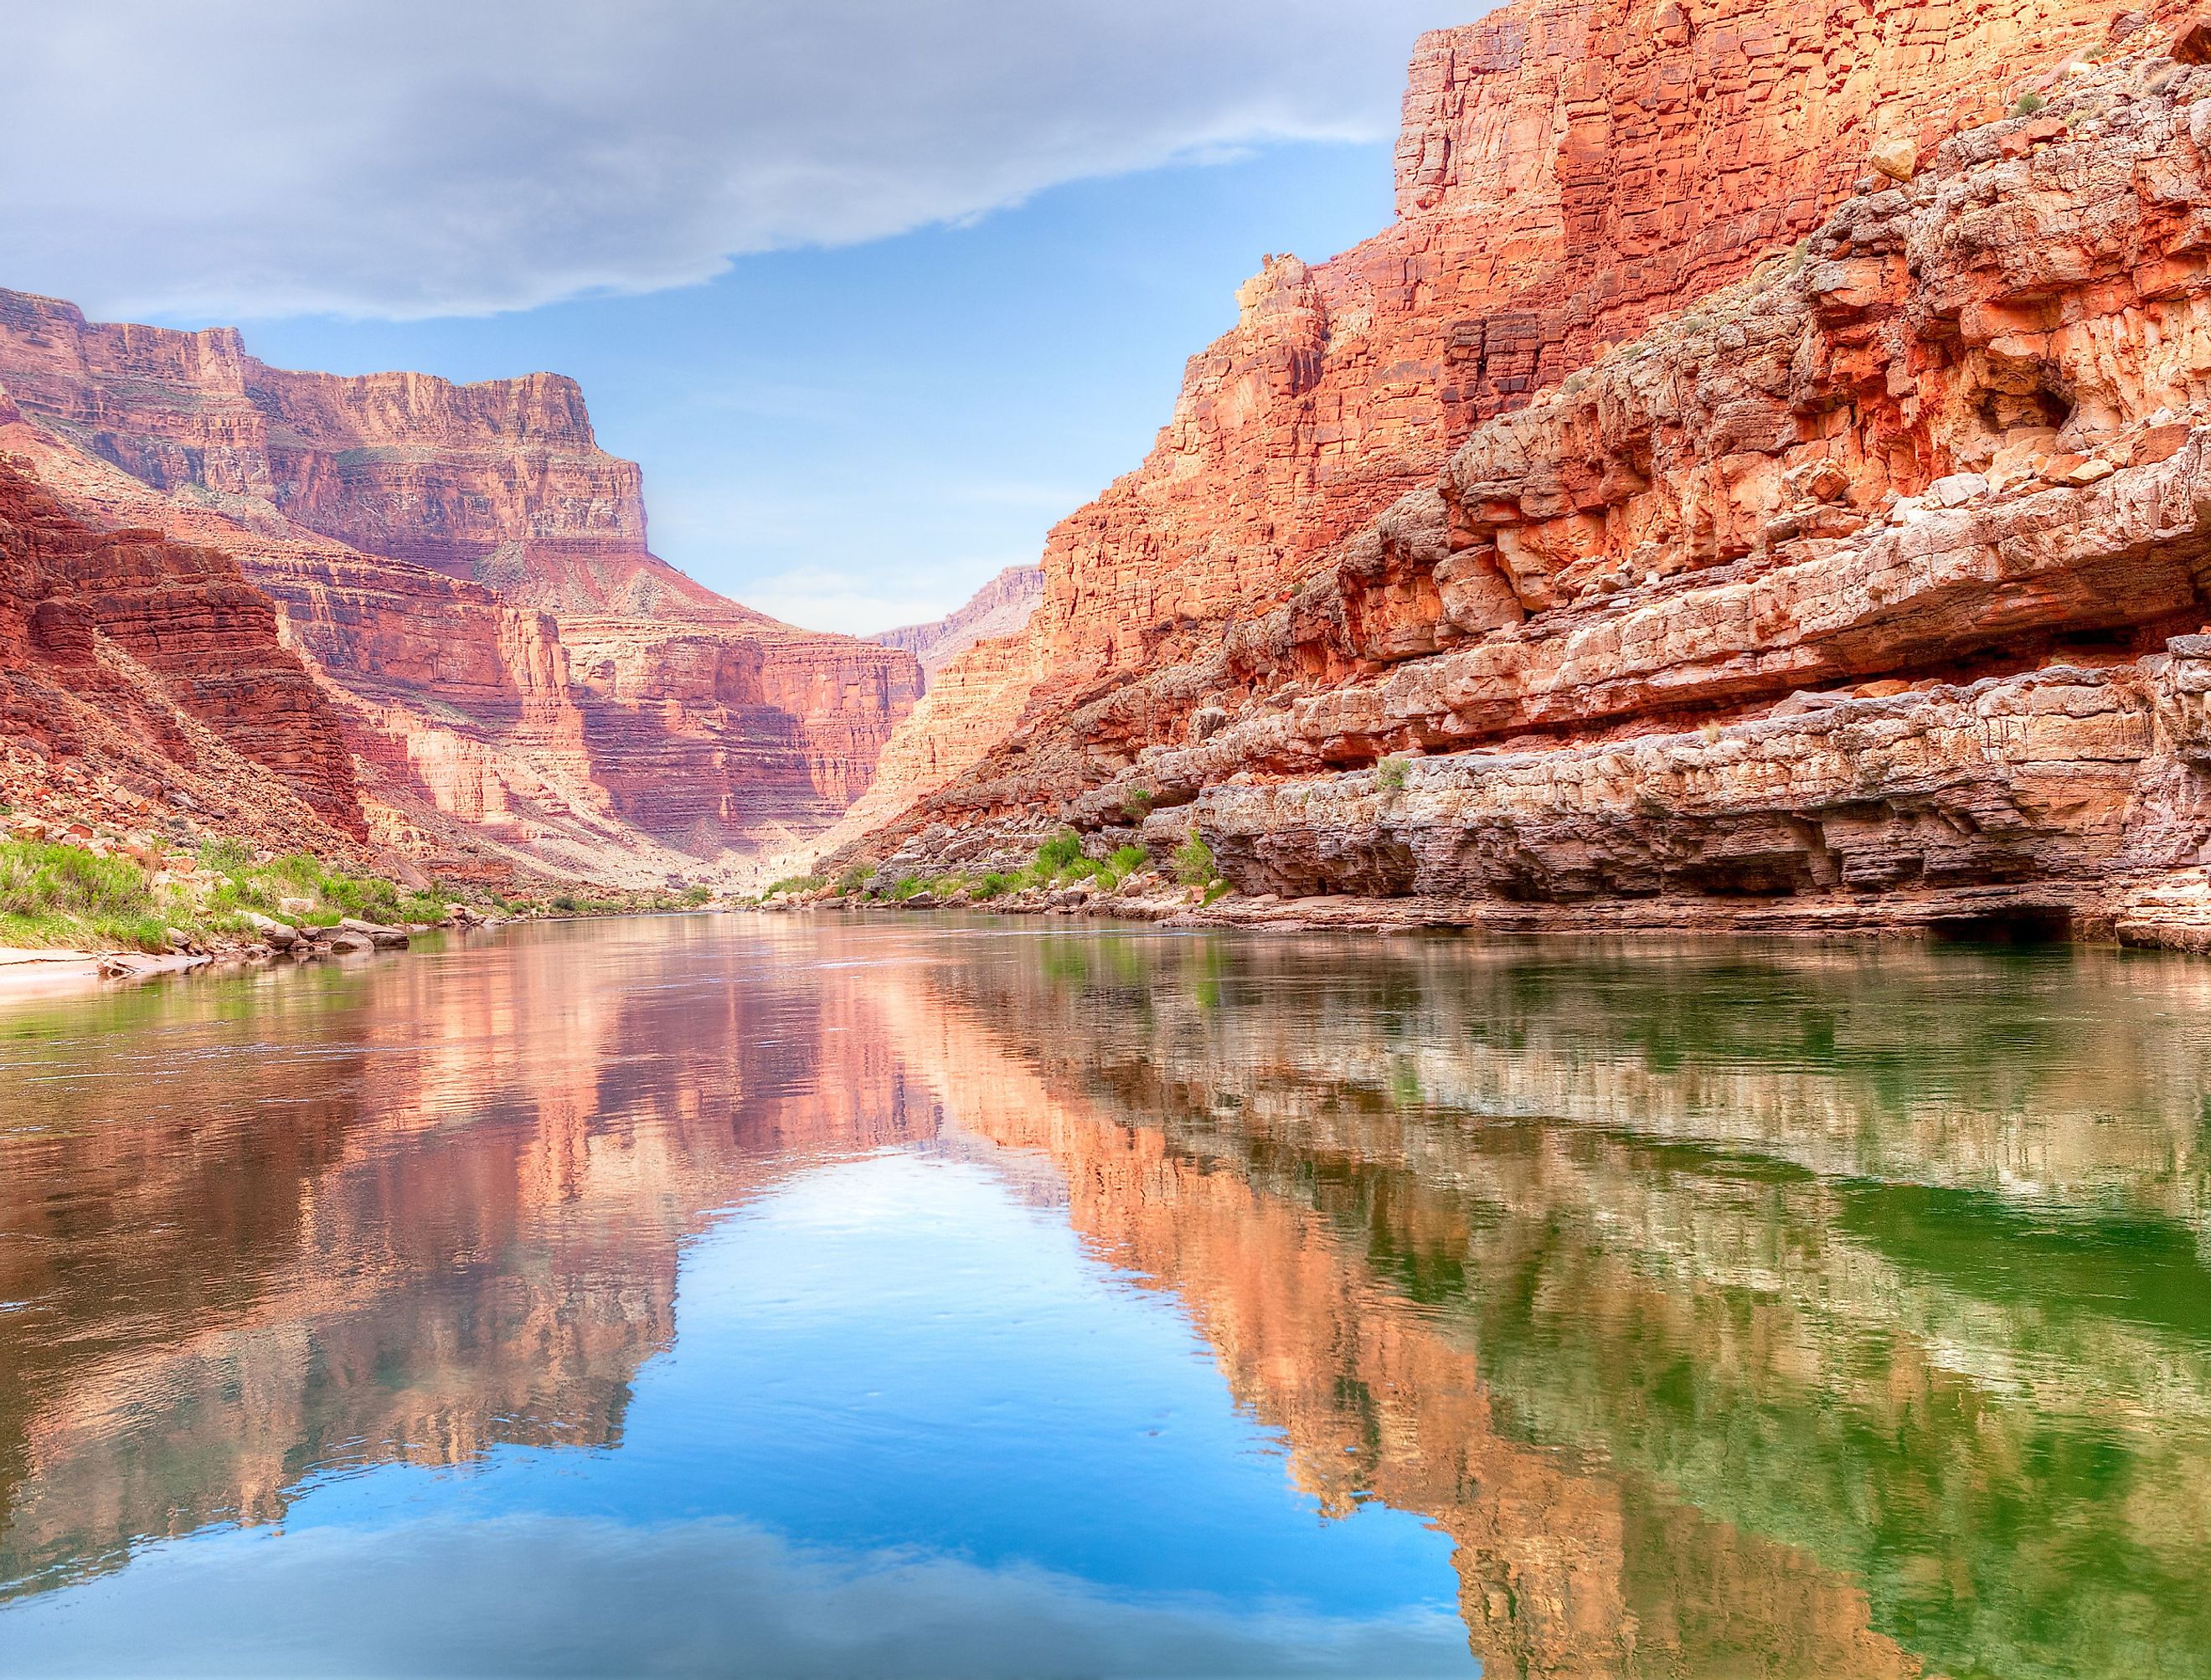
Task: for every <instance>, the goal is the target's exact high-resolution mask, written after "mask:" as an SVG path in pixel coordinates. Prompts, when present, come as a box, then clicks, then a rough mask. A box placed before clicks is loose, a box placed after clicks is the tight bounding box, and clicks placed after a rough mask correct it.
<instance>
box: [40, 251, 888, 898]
mask: <svg viewBox="0 0 2211 1680" xmlns="http://www.w3.org/2000/svg"><path fill="white" fill-rule="evenodd" d="M0 387H4V389H5V391H7V392H8V393H9V398H10V399H11V407H10V409H9V412H8V414H7V416H6V420H7V422H8V423H7V425H6V427H5V431H6V433H7V435H8V437H9V440H10V446H11V447H13V448H16V449H18V450H20V451H21V452H23V453H24V454H25V455H26V457H27V458H29V459H31V460H33V461H34V462H35V463H36V464H38V468H39V472H40V475H41V476H42V478H43V480H44V481H45V482H46V483H47V485H48V486H49V487H50V488H51V489H52V490H53V492H54V493H55V494H57V495H58V496H59V497H61V498H62V499H63V500H64V501H65V502H66V503H67V504H68V505H69V506H70V508H71V509H72V510H73V511H75V512H77V513H78V514H79V515H81V516H82V517H83V518H84V519H88V520H90V521H94V522H96V523H100V524H114V523H136V524H143V525H152V526H157V527H159V528H161V529H162V530H165V531H171V532H173V533H175V534H178V535H179V536H182V537H189V538H190V539H191V540H194V541H198V542H205V543H215V544H218V545H220V546H221V547H223V548H225V549H228V550H229V551H231V552H232V553H233V554H235V555H238V556H239V559H240V561H242V563H243V564H244V565H245V568H246V570H247V573H248V575H249V576H250V578H251V580H252V581H253V582H255V583H257V584H258V585H260V586H261V587H262V588H264V589H265V590H267V591H269V593H270V595H271V596H272V597H275V599H276V601H277V603H279V605H280V606H281V608H282V612H283V619H284V622H283V627H282V628H283V634H284V635H285V637H286V639H287V640H288V641H289V642H290V644H291V645H292V646H294V647H295V648H296V649H297V650H298V651H299V652H300V654H301V655H303V656H304V657H305V658H307V659H308V660H309V661H310V662H311V664H312V666H313V668H314V669H315V670H316V671H317V672H318V675H319V676H321V678H322V679H323V681H324V685H325V686H326V687H327V688H328V689H329V690H330V695H331V699H332V701H333V702H334V704H335V705H336V707H337V708H338V710H339V712H340V713H341V715H342V718H343V719H344V723H345V728H346V735H347V740H348V743H349V745H350V746H351V748H352V750H353V752H354V755H355V757H356V759H357V761H358V763H359V767H360V774H361V777H362V779H363V783H364V785H365V787H366V791H367V792H368V795H369V814H370V818H371V821H372V822H373V826H374V828H375V829H376V832H377V834H378V837H379V839H382V840H386V841H388V842H390V843H391V844H393V845H396V846H399V847H400V848H401V849H403V850H405V851H408V852H412V853H414V854H415V855H416V856H418V857H420V858H422V859H423V860H424V861H425V862H426V863H427V864H431V865H432V866H433V867H435V868H438V869H441V870H445V871H446V872H449V873H455V874H463V873H476V872H483V871H490V872H493V873H496V872H498V871H500V870H512V869H515V868H520V869H524V870H531V869H535V868H542V867H551V868H553V869H554V870H558V871H560V873H563V874H566V875H580V876H586V877H594V878H601V879H606V880H610V881H619V882H624V883H626V884H655V885H657V884H659V883H660V882H662V881H663V880H664V879H666V878H668V877H670V876H689V875H691V874H694V873H696V872H699V871H700V870H722V871H725V872H726V871H729V870H736V871H738V872H742V871H743V870H746V869H747V868H748V867H749V866H750V862H751V860H752V859H753V858H755V857H757V856H758V855H759V854H760V853H762V852H765V851H767V850H771V849H773V848H777V847H781V846H787V845H789V844H791V843H792V842H793V841H795V840H799V839H802V838H803V837H804V836H806V835H808V834H815V833H818V832H820V831H821V830H822V829H824V828H827V827H828V826H829V825H830V824H832V823H833V822H835V820H836V819H837V817H838V816H839V815H840V814H841V813H842V812H843V811H844V810H845V808H846V807H847V806H849V805H850V804H851V803H852V801H853V800H854V799H855V798H857V797H858V796H859V794H860V793H861V792H862V791H864V790H865V788H866V786H867V785H868V783H869V779H870V777H871V775H872V773H873V769H874V765H875V759H876V757H877V756H878V755H879V754H880V752H881V749H882V746H883V743H884V742H885V740H886V739H887V737H888V735H889V733H890V731H891V729H892V728H893V725H895V724H896V723H897V721H898V720H899V719H900V718H901V717H903V716H904V715H905V713H906V712H907V711H908V710H909V709H911V707H912V703H913V701H914V700H915V699H916V698H917V697H918V694H919V692H920V686H921V679H920V675H919V671H918V667H917V666H916V664H915V663H914V661H913V658H912V655H911V654H909V653H907V652H904V651H902V650H898V649H892V648H885V647H880V646H875V645H872V644H869V643H864V642H860V641H857V640H852V639H851V638H847V637H841V636H831V635H820V634H812V633H809V632H804V631H799V630H795V629H792V628H791V627H789V626H787V625H783V624H779V623H778V622H775V621H774V620H772V619H770V618H767V617H766V616H764V615H762V614H760V613H756V612H753V611H751V610H748V609H747V608H744V607H742V606H739V605H738V604H736V603H734V602H730V601H727V600H724V599H723V598H722V597H718V596H717V595H715V594H713V593H712V591H708V590H706V589H705V588H703V587H701V586H700V585H697V584H695V583H694V582H692V581H691V580H690V579H688V578H685V577H683V576H682V575H681V573H677V572H675V571H674V570H673V569H672V568H670V567H668V566H666V565H664V564H663V562H662V561H659V560H658V559H657V558H656V557H655V556H653V555H651V553H650V552H649V551H648V549H646V547H645V509H644V503H643V500H642V496H641V493H640V483H639V471H638V469H637V467H636V465H635V464H633V463H631V462H627V461H622V460H618V459H616V458H614V457H612V456H609V455H607V454H606V453H604V452H603V451H601V450H600V449H599V448H598V446H597V441H596V440H595V439H594V437H593V435H592V433H591V422H590V418H589V416H588V415H587V414H586V412H585V407H584V403H583V398H582V396H581V393H580V392H579V391H578V389H577V388H576V386H575V385H574V383H573V382H572V381H571V380H568V379H561V378H559V377H557V376H554V375H551V374H533V375H530V376H529V377H528V378H525V379H510V380H496V381H491V382H488V383H486V384H482V385H464V386H463V385H451V384H449V383H447V382H446V381H444V380H441V379H431V378H427V377H426V376H423V375H420V374H412V373H391V374H377V375H371V376H367V377H364V378H356V379H340V378H336V377H333V376H330V375H325V374H317V373H288V372H285V371H283V370H281V369H276V368H271V367H266V366H264V364H262V363H261V362H259V361H255V360H254V359H253V358H252V357H251V356H249V355H245V351H244V349H243V346H242V343H241V342H240V340H239V336H238V334H237V333H236V332H235V331H231V330H229V329H215V330H212V331H205V332H197V333H183V332H174V331H167V330H164V329H158V328H150V327H141V326H130V325H104V324H92V323H88V322H87V321H86V320H85V319H84V318H83V317H82V314H81V313H80V312H78V311H77V310H76V309H75V308H74V307H73V306H70V305H68V304H64V303H60V302H57V301H55V300H50V299H43V298H34V297H30V296H27V295H25V294H18V293H0ZM617 667H620V675H619V676H616V674H615V673H616V668H617ZM746 669H749V670H752V671H753V672H754V676H752V677H751V678H750V679H749V682H750V687H749V688H745V684H744V682H737V685H736V686H737V688H738V689H743V690H744V692H742V693H737V692H736V690H730V698H728V699H726V700H725V699H724V698H717V697H715V695H714V694H713V690H714V689H715V688H716V685H717V682H721V683H722V685H723V687H724V688H728V685H729V682H730V681H732V680H735V679H733V678H732V677H731V676H730V673H735V672H737V671H739V670H746ZM702 672H704V673H706V675H705V676H704V678H703V681H704V685H705V686H704V690H703V691H702V689H701V682H702V677H701V673H702ZM716 673H721V674H722V675H721V676H717V675H716ZM702 692H704V694H706V699H705V701H704V703H703V704H702V703H700V695H701V694H702Z"/></svg>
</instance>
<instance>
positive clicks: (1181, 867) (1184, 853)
mask: <svg viewBox="0 0 2211 1680" xmlns="http://www.w3.org/2000/svg"><path fill="white" fill-rule="evenodd" d="M1174 866H1175V879H1176V880H1178V881H1179V882H1182V884H1183V885H1184V886H1185V887H1209V886H1211V885H1212V884H1213V883H1214V882H1216V881H1218V880H1219V879H1220V878H1221V870H1220V867H1219V866H1218V865H1217V864H1215V861H1214V857H1213V848H1212V847H1211V846H1208V845H1207V844H1206V843H1205V842H1204V841H1203V840H1200V839H1199V838H1198V835H1197V830H1196V829H1195V828H1193V829H1191V830H1190V834H1189V835H1188V837H1187V838H1186V839H1184V841H1183V843H1182V844H1181V845H1180V846H1177V847H1175V854H1174Z"/></svg>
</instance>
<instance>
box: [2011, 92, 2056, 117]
mask: <svg viewBox="0 0 2211 1680" xmlns="http://www.w3.org/2000/svg"><path fill="white" fill-rule="evenodd" d="M2047 103H2048V101H2047V100H2044V98H2043V97H2042V95H2041V94H2036V93H2025V94H2020V96H2019V97H2018V98H2017V99H2016V100H2014V101H2012V107H2011V114H2012V115H2013V116H2014V117H2032V115H2034V113H2035V112H2038V111H2039V110H2041V109H2042V107H2043V106H2044V105H2045V104H2047Z"/></svg>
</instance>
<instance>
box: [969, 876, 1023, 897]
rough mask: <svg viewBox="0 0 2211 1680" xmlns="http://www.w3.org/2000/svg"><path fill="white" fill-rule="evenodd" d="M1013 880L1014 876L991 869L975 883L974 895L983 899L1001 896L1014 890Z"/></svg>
mask: <svg viewBox="0 0 2211 1680" xmlns="http://www.w3.org/2000/svg"><path fill="white" fill-rule="evenodd" d="M1014 880H1015V877H1014V876H1009V875H1007V874H1005V873H1003V871H1001V870H991V871H990V873H989V874H988V875H985V876H984V877H983V878H982V879H981V880H980V881H978V882H976V883H975V896H976V897H977V898H983V899H990V898H999V897H1003V895H1005V894H1007V893H1009V892H1011V891H1012V890H1014Z"/></svg>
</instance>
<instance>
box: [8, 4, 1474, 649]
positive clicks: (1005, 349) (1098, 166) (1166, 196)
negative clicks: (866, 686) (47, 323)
mask: <svg viewBox="0 0 2211 1680" xmlns="http://www.w3.org/2000/svg"><path fill="white" fill-rule="evenodd" d="M1486 9H1487V3H1485V0H1358V3H1356V4H1347V3H1345V0H1208V3H1206V4H1204V5H1202V6H1192V5H1190V3H1188V0H930V3H928V4H926V5H916V4H913V3H912V0H625V3H623V4H621V5H620V6H615V5H610V4H609V3H607V0H527V3H524V0H320V3H318V4H317V5H315V6H312V7H300V6H298V5H297V4H295V3H293V0H203V4H201V5H199V6H196V7H192V8H179V7H176V6H174V5H173V4H170V3H168V0H105V3H103V4H101V5H100V6H95V7H88V6H84V5H82V3H80V0H18V3H17V5H16V7H15V9H14V10H13V11H12V12H11V16H10V25H9V52H8V53H7V54H6V55H0V107H4V108H6V109H7V110H8V111H9V113H10V116H11V118H12V119H13V121H12V124H11V126H12V128H13V130H14V131H15V133H16V134H17V135H18V136H21V144H20V145H19V147H18V150H17V155H16V167H15V168H12V169H10V170H9V171H6V172H0V285H7V286H11V287H15V288H21V289H26V290H30V291H37V292H44V293H47V294H51V295H55V296H59V297H66V298H70V299H71V300H75V301H76V302H77V303H79V304H81V305H82V306H84V308H85V309H86V311H87V312H88V313H89V314H91V315H93V316H94V318H100V319H110V320H116V319H123V320H151V321H156V322H161V323H163V324H173V325H188V326H197V325H207V324H217V323H236V324H240V325H242V326H244V327H245V330H246V339H247V343H248V345H249V346H250V348H251V349H252V350H253V351H254V352H255V353H256V354H257V355H260V356H262V357H263V358H264V360H267V361H271V362H274V363H276V364H278V365H280V366H291V367H314V368H325V369H330V370H331V371H336V372H367V371H373V370H377V369H381V368H387V367H407V368H415V369H420V370H422V371H425V372H429V373H439V374H443V375H445V376H447V377H449V378H453V379H483V378H489V377H494V376H501V375H509V374H516V373H529V372H532V371H535V370H538V369H550V370H553V371H556V372H560V373H569V374H572V375H574V376H575V377H576V378H578V379H580V380H581V381H582V383H583V385H584V387H585V393H586V395H587V397H588V398H589V400H590V403H591V410H592V413H593V415H594V417H595V418H596V420H597V424H598V428H599V434H600V439H601V441H602V442H603V444H604V445H605V446H607V447H608V448H609V449H612V450H615V451H616V452H620V453H622V454H625V455H628V456H631V457H633V458H636V459H638V460H639V461H640V462H642V463H643V464H644V467H645V485H646V496H647V503H648V511H649V513H650V517H651V525H652V531H653V537H654V546H655V547H656V548H657V549H658V550H659V552H661V553H662V554H663V555H665V556H666V557H667V558H669V560H671V561H675V563H676V564H677V565H679V566H681V567H684V568H685V569H686V570H688V571H690V572H692V573H694V575H696V576H698V577H699V578H700V579H703V580H704V581H706V582H707V583H709V584H711V585H714V586H715V587H717V588H719V589H722V590H724V591H728V592H730V593H732V594H735V595H736V596H737V597H739V598H741V599H743V600H746V601H748V602H750V603H754V604H756V605H758V606H760V607H763V608H765V609H766V610H769V611H772V612H775V613H778V614H779V615H781V616H786V617H789V618H791V619H792V620H793V621H794V622H800V623H803V624H808V625H810V626H815V627H818V628H827V629H841V630H850V631H858V632H865V631H869V630H875V629H881V628H887V627H888V626H890V625H891V624H893V623H896V622H904V621H908V620H912V619H914V618H917V617H928V616H935V615H936V614H938V613H941V612H943V611H945V610H948V609H949V608H951V607H953V606H954V605H956V604H957V603H959V602H960V600H961V599H963V598H964V597H966V594H967V593H968V592H970V591H972V589H973V588H974V587H975V585H978V584H979V583H980V582H982V581H983V580H984V579H985V578H987V577H988V576H989V575H990V573H993V572H995V571H996V570H997V569H998V568H999V567H1003V566H1005V565H1009V564H1012V563H1014V562H1016V561H1032V560H1033V559H1034V558H1035V556H1036V555H1037V554H1038V552H1039V549H1040V548H1041V546H1042V542H1043V537H1044V533H1045V531H1046V529H1047V528H1048V527H1049V526H1050V525H1051V522H1052V521H1053V520H1054V519H1057V518H1058V517H1059V516H1061V515H1063V514H1064V513H1066V512H1069V511H1070V510H1071V509H1073V508H1074V507H1075V506H1079V505H1080V504H1081V502H1082V501H1083V500H1086V499H1087V497H1088V496H1089V495H1090V494H1093V493H1094V492H1095V491H1096V490H1097V489H1099V488H1101V487H1102V486H1103V485H1104V484H1105V482H1107V481H1108V480H1110V479H1111V478H1112V476H1115V475H1116V474H1118V473H1119V472H1122V471H1125V470H1128V469H1129V468H1130V467H1132V466H1134V465H1135V464H1136V462H1137V461H1138V460H1139V459H1140V458H1141V457H1142V454H1143V452H1144V450H1145V449H1146V448H1147V447H1148V444H1149V441H1150V439H1151V436H1152V434H1153V432H1154V430H1155V429H1156V428H1157V427H1158V426H1159V425H1160V423H1161V422H1163V421H1164V420H1165V419H1166V416H1167V413H1168V410H1169V407H1170V404H1171V403H1172V397H1173V393H1174V391H1175V388H1176V385H1177V383H1178V379H1179V377H1180V373H1181V368H1182V365H1183V362H1184V359H1185V358H1186V357H1187V356H1189V355H1190V354H1192V353H1193V352H1195V351H1196V350H1198V349H1202V347H1203V345H1204V344H1205V343H1207V342H1208V340H1209V339H1211V338H1212V337H1214V336H1215V335H1216V334H1217V333H1219V332H1220V331H1222V330H1223V329H1225V328H1226V327H1227V326H1228V325H1229V324H1231V323H1232V322H1233V318H1234V306H1233V295H1232V294H1233V290H1234V288H1235V287H1236V285H1237V283H1238V282H1240V281H1241V280H1242V279H1244V278H1245V276H1248V275H1250V274H1251V273H1252V272H1254V271H1255V270H1257V266H1258V264H1259V259H1260V257H1261V255H1262V254H1263V252H1270V251H1291V252H1296V253H1297V254H1299V255H1300V256H1303V257H1305V258H1309V259H1310V258H1321V257H1325V256H1328V255H1330V254H1331V253H1333V252H1336V251H1338V250H1341V249H1342V248H1343V247H1344V246H1348V245H1350V244H1352V243H1354V242H1355V241H1357V240H1360V239H1361V238H1364V237H1365V236H1366V235H1367V234H1372V233H1373V232H1374V231H1376V230H1377V229H1378V228H1379V227H1382V226H1384V224H1385V223H1386V222H1387V221H1388V220H1389V216H1390V143H1391V141H1392V140H1393V138H1394V136H1395V132H1396V121H1397V112H1398V105H1399V101H1400V99H1401V97H1402V88H1403V79H1404V70H1405V65H1406V63H1407V61H1408V57H1409V55H1410V53H1411V51H1412V47H1413V43H1414V38H1415V36H1416V35H1417V33H1419V31H1420V30H1421V29H1423V28H1430V27H1440V26H1444V25H1447V24H1452V23H1458V22H1463V21H1467V20H1468V19H1469V18H1470V17H1473V16H1476V15H1480V13H1481V12H1482V11H1484V10H1486ZM185 135H190V136H195V138H194V139H193V141H192V142H191V145H190V147H189V148H185V143H184V142H182V141H181V140H180V139H179V136H185Z"/></svg>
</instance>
